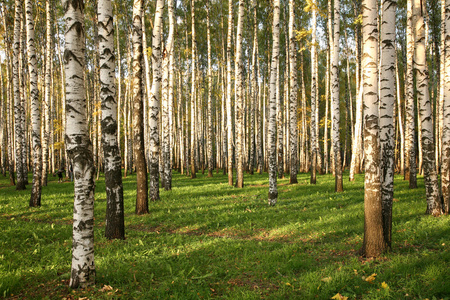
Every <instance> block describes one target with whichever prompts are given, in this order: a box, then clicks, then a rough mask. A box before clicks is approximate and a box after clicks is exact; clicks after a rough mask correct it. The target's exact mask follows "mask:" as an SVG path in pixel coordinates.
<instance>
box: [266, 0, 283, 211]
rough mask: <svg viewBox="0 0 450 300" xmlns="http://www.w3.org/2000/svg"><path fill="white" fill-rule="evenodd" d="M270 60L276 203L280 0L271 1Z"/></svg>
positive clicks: (272, 178) (273, 198)
mask: <svg viewBox="0 0 450 300" xmlns="http://www.w3.org/2000/svg"><path fill="white" fill-rule="evenodd" d="M272 40H273V42H272V61H271V63H270V85H269V128H268V134H267V138H268V148H269V205H270V206H274V205H275V204H276V203H277V198H278V189H277V148H276V147H277V142H276V138H277V127H276V126H277V95H276V89H277V87H276V82H277V80H276V77H277V66H278V60H279V51H280V49H279V47H280V46H279V44H280V0H274V2H273V23H272Z"/></svg>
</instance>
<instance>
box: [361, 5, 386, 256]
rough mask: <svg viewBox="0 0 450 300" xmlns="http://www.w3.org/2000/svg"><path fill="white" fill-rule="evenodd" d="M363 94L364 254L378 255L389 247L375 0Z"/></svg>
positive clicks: (368, 13)
mask: <svg viewBox="0 0 450 300" xmlns="http://www.w3.org/2000/svg"><path fill="white" fill-rule="evenodd" d="M362 7H363V12H362V13H363V61H362V70H363V82H362V86H363V97H364V108H365V109H364V116H365V125H364V156H365V160H366V163H365V180H364V241H363V246H362V249H361V254H362V255H363V256H365V257H377V256H379V255H380V254H381V253H383V252H384V251H386V250H387V244H386V242H385V240H384V236H383V220H382V205H381V190H380V179H381V176H380V175H381V174H380V152H379V149H380V148H379V139H380V137H379V117H378V106H379V101H378V27H377V25H378V24H377V19H378V11H377V1H376V0H363V3H362Z"/></svg>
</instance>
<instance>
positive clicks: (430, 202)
mask: <svg viewBox="0 0 450 300" xmlns="http://www.w3.org/2000/svg"><path fill="white" fill-rule="evenodd" d="M425 9H426V7H425V5H424V3H423V2H422V0H413V9H412V12H413V28H414V37H415V51H414V69H415V72H416V84H417V102H418V105H419V108H418V111H419V116H420V123H421V125H422V126H421V127H422V128H421V132H422V139H421V144H422V150H423V171H424V178H425V189H426V194H427V211H426V212H427V214H431V215H433V216H438V215H440V214H442V206H441V199H440V195H439V186H438V179H437V173H436V167H435V149H434V147H435V145H434V136H433V114H432V109H431V101H430V96H429V91H428V65H427V59H426V48H425V47H426V46H425V23H424V16H423V14H424V10H425Z"/></svg>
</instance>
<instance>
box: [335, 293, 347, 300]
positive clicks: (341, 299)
mask: <svg viewBox="0 0 450 300" xmlns="http://www.w3.org/2000/svg"><path fill="white" fill-rule="evenodd" d="M331 299H335V300H347V299H348V297H346V296H342V295H341V294H339V293H337V294H336V295H334V296H333V297H331Z"/></svg>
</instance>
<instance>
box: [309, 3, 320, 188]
mask: <svg viewBox="0 0 450 300" xmlns="http://www.w3.org/2000/svg"><path fill="white" fill-rule="evenodd" d="M312 3H313V4H312V5H313V8H312V12H311V13H312V16H311V24H312V31H311V127H310V134H311V141H310V142H311V159H312V162H311V180H310V182H311V183H312V184H316V169H317V161H318V159H317V156H318V149H317V142H316V139H317V138H318V137H317V136H316V122H318V121H319V120H317V119H316V106H317V102H318V101H317V69H316V66H317V62H316V61H317V50H316V47H317V41H316V31H317V29H316V28H317V2H316V0H313V1H312Z"/></svg>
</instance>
